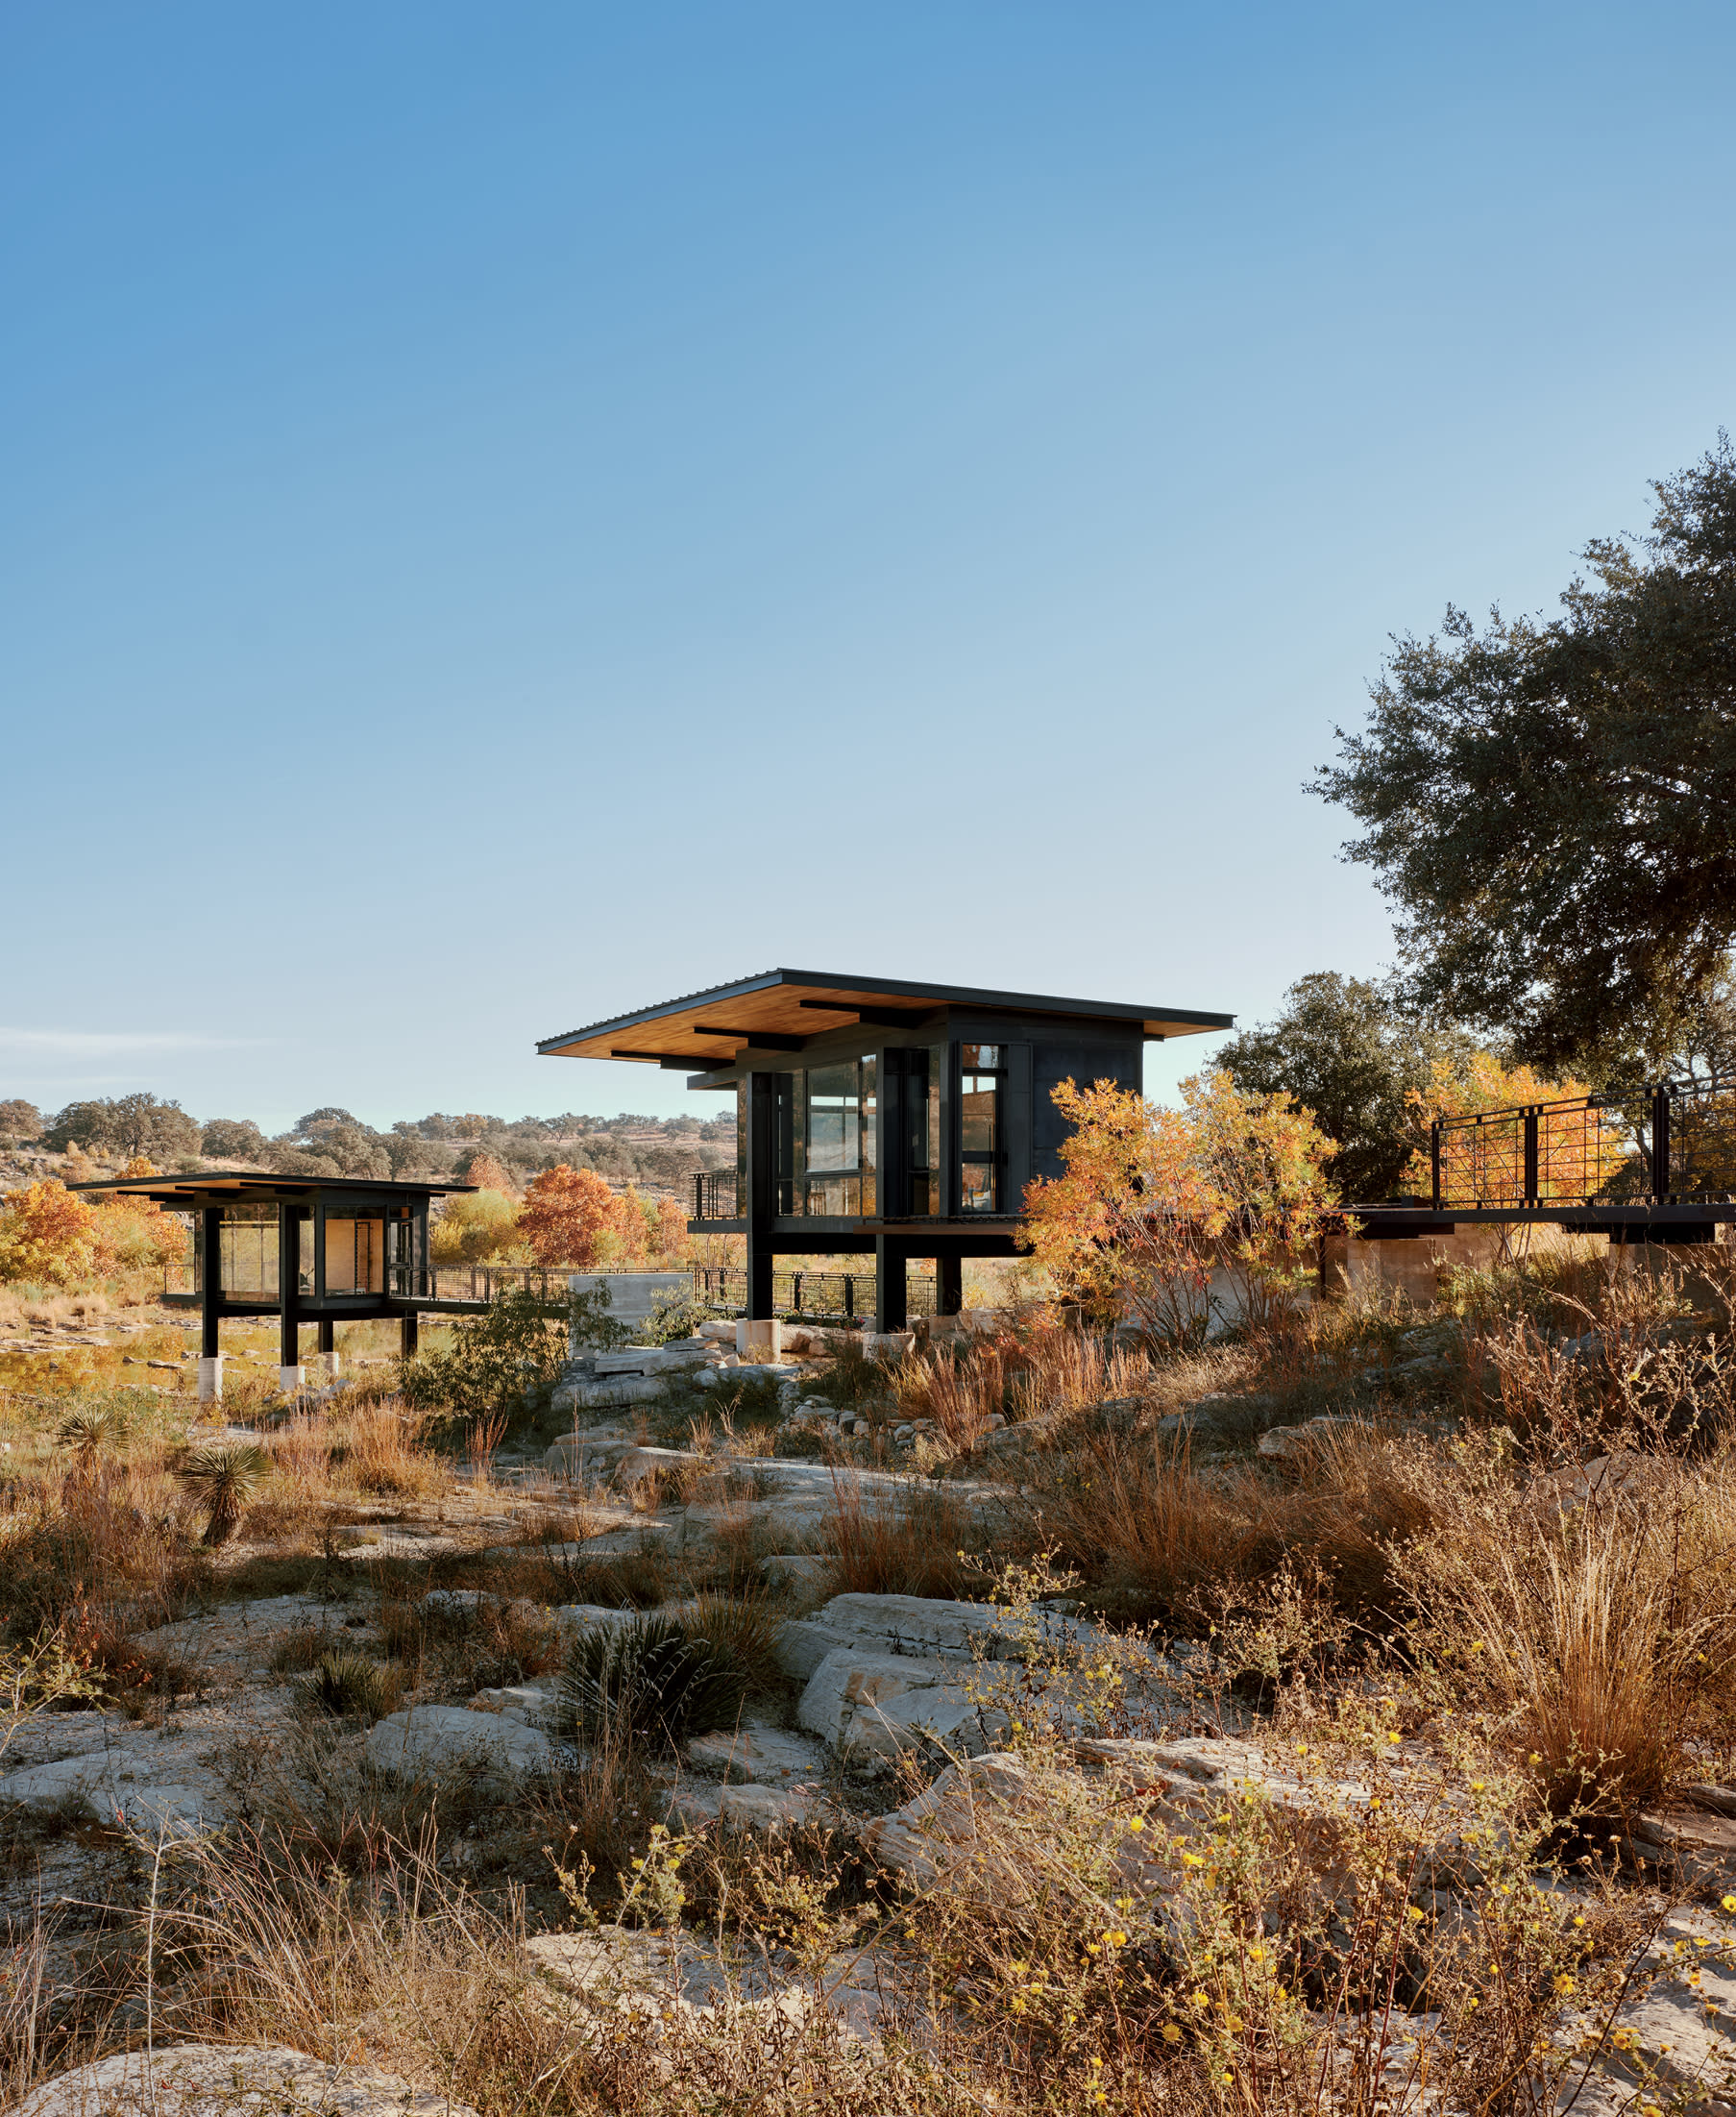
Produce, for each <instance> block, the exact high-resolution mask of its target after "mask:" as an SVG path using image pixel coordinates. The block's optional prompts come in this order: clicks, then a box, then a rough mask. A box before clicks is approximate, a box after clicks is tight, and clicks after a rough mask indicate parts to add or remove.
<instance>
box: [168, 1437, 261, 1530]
mask: <svg viewBox="0 0 1736 2117" xmlns="http://www.w3.org/2000/svg"><path fill="white" fill-rule="evenodd" d="M270 1472H271V1458H270V1457H269V1456H268V1455H267V1454H266V1453H265V1451H264V1450H263V1449H262V1448H256V1447H255V1446H254V1444H253V1442H252V1441H251V1440H223V1441H216V1442H214V1443H212V1444H211V1445H210V1446H208V1447H205V1448H196V1449H194V1451H193V1453H192V1454H191V1455H190V1456H188V1458H187V1459H186V1461H185V1463H183V1465H182V1466H181V1480H182V1483H183V1485H185V1486H187V1487H189V1488H190V1489H191V1490H192V1491H193V1492H194V1493H196V1494H197V1496H198V1497H199V1499H200V1500H201V1501H202V1502H203V1503H204V1506H205V1540H206V1542H207V1543H213V1544H215V1543H227V1542H228V1541H229V1539H231V1537H232V1536H233V1535H234V1533H235V1531H236V1529H237V1528H239V1526H240V1523H241V1516H242V1515H243V1514H245V1513H246V1511H247V1503H248V1501H249V1500H250V1499H251V1498H252V1497H253V1495H254V1493H255V1492H256V1491H257V1490H258V1489H259V1487H260V1485H261V1484H262V1483H263V1482H264V1480H265V1479H266V1478H267V1477H268V1476H269V1475H270Z"/></svg>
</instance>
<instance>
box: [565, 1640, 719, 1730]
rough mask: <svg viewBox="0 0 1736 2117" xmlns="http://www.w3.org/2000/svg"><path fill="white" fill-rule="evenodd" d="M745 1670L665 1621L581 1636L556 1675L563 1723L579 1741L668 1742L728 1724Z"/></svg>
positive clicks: (714, 1646)
mask: <svg viewBox="0 0 1736 2117" xmlns="http://www.w3.org/2000/svg"><path fill="white" fill-rule="evenodd" d="M747 1688H748V1672H747V1670H746V1668H745V1667H744V1665H743V1664H742V1662H740V1661H739V1660H738V1659H737V1658H736V1656H735V1655H734V1654H732V1653H731V1652H730V1651H729V1650H728V1648H727V1647H724V1646H722V1645H721V1644H719V1643H718V1642H716V1641H714V1640H711V1639H706V1638H701V1637H696V1636H694V1635H692V1634H690V1633H689V1632H687V1631H686V1630H685V1629H684V1628H683V1627H682V1626H681V1625H680V1624H679V1623H677V1622H676V1621H675V1620H674V1619H673V1618H672V1617H659V1616H644V1617H634V1618H632V1619H630V1620H629V1621H628V1622H627V1623H625V1624H623V1625H620V1626H607V1627H603V1626H599V1627H598V1628H597V1629H596V1630H594V1631H588V1632H582V1633H580V1634H579V1636H578V1637H577V1638H576V1639H575V1641H574V1643H573V1645H572V1647H571V1648H570V1649H569V1651H568V1655H567V1664H566V1668H565V1670H564V1671H563V1673H562V1677H561V1700H562V1705H563V1708H564V1712H563V1718H564V1719H565V1721H566V1723H567V1725H568V1726H569V1728H570V1729H571V1730H572V1732H573V1733H574V1734H575V1735H577V1736H578V1737H579V1738H580V1739H581V1740H582V1739H585V1738H591V1739H597V1738H599V1737H600V1736H602V1735H612V1736H613V1737H614V1738H615V1739H616V1740H618V1741H619V1740H623V1739H631V1738H633V1737H638V1738H640V1739H643V1740H647V1741H653V1742H674V1741H676V1740H678V1739H679V1738H680V1737H681V1736H682V1735H689V1734H693V1733H694V1732H696V1731H697V1730H702V1729H709V1728H725V1727H730V1726H732V1725H733V1724H734V1722H735V1720H736V1717H737V1715H738V1714H739V1713H740V1711H741V1710H742V1705H743V1702H744V1701H745V1700H746V1696H747Z"/></svg>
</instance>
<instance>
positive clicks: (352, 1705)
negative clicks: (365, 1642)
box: [297, 1647, 392, 1720]
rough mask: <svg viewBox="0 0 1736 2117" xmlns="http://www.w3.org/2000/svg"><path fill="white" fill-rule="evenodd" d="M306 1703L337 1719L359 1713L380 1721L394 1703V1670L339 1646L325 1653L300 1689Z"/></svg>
mask: <svg viewBox="0 0 1736 2117" xmlns="http://www.w3.org/2000/svg"><path fill="white" fill-rule="evenodd" d="M297 1689H298V1690H299V1692H300V1695H301V1700H302V1703H303V1704H304V1705H305V1706H306V1707H307V1708H308V1709H309V1710H310V1711H316V1712H328V1713H330V1714H331V1716H332V1717H333V1718H334V1719H341V1718H343V1717H344V1716H345V1715H346V1714H349V1713H359V1714H360V1715H361V1716H362V1717H363V1718H364V1719H368V1720H378V1719H379V1716H380V1714H381V1713H382V1712H385V1711H387V1710H388V1709H389V1708H390V1706H391V1703H392V1675H391V1671H390V1670H389V1669H386V1668H382V1667H381V1666H380V1664H379V1662H371V1661H369V1659H368V1657H367V1656H366V1655H365V1654H357V1653H356V1652H355V1650H354V1649H353V1648H348V1647H338V1648H334V1649H333V1650H332V1651H331V1652H330V1653H327V1654H322V1655H321V1656H320V1658H319V1660H318V1661H317V1662H315V1663H314V1664H313V1673H312V1674H311V1675H310V1676H307V1677H306V1678H305V1679H304V1680H303V1682H302V1683H301V1684H300V1685H298V1686H297Z"/></svg>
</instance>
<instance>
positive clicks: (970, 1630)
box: [777, 1594, 1109, 1678]
mask: <svg viewBox="0 0 1736 2117" xmlns="http://www.w3.org/2000/svg"><path fill="white" fill-rule="evenodd" d="M1108 1640H1109V1635H1107V1634H1106V1633H1104V1632H1102V1631H1101V1630H1100V1629H1099V1628H1098V1627H1097V1626H1095V1625H1088V1624H1081V1623H1078V1622H1077V1621H1076V1620H1074V1619H1073V1618H1071V1617H1066V1616H1063V1615H1062V1614H1061V1613H1060V1612H1056V1611H1048V1610H1043V1611H1036V1612H1032V1614H1031V1616H1030V1618H1029V1619H1028V1620H1026V1621H1025V1622H1024V1623H1022V1624H1020V1623H1015V1621H1014V1619H1013V1617H1012V1614H1011V1612H1008V1611H1005V1610H1001V1609H998V1608H996V1607H995V1606H994V1605H993V1604H991V1603H965V1602H949V1601H946V1600H944V1599H942V1598H941V1597H936V1596H926V1595H855V1594H850V1595H834V1596H833V1597H832V1599H831V1601H830V1602H828V1603H826V1604H824V1605H823V1606H822V1607H821V1608H820V1609H819V1610H817V1611H816V1612H814V1614H813V1615H812V1616H811V1617H797V1618H793V1619H791V1621H790V1622H789V1623H788V1624H786V1625H785V1626H784V1628H783V1631H782V1633H781V1634H780V1635H779V1638H778V1644H777V1656H778V1662H779V1665H780V1666H781V1667H782V1668H783V1670H784V1673H785V1674H786V1675H789V1676H795V1677H798V1678H807V1677H810V1676H812V1675H813V1673H814V1671H815V1670H816V1669H817V1668H818V1667H819V1664H820V1662H822V1661H823V1660H824V1659H825V1657H826V1656H827V1655H828V1654H830V1653H832V1652H833V1651H834V1650H835V1649H837V1648H839V1647H850V1648H854V1649H857V1650H866V1651H868V1652H869V1653H880V1654H914V1655H917V1656H918V1657H921V1658H924V1659H930V1660H932V1659H934V1658H935V1657H940V1658H941V1659H945V1660H952V1661H957V1662H968V1661H971V1660H973V1659H979V1658H980V1659H982V1660H986V1661H1022V1660H1026V1659H1028V1658H1030V1657H1032V1656H1034V1655H1040V1656H1044V1657H1046V1656H1049V1655H1058V1656H1064V1655H1065V1654H1066V1653H1067V1651H1068V1650H1069V1649H1071V1648H1090V1649H1093V1650H1095V1649H1097V1648H1100V1647H1103V1646H1105V1645H1106V1644H1107V1643H1108Z"/></svg>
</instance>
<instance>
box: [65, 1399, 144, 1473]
mask: <svg viewBox="0 0 1736 2117" xmlns="http://www.w3.org/2000/svg"><path fill="white" fill-rule="evenodd" d="M126 1436H127V1421H126V1418H125V1416H124V1415H123V1414H122V1413H121V1412H120V1411H118V1410H117V1409H116V1407H115V1406H114V1405H112V1404H81V1405H79V1406H78V1407H77V1409H76V1410H73V1411H70V1412H68V1413H67V1414H66V1416H65V1417H64V1418H63V1419H61V1424H60V1429H59V1432H58V1433H57V1435H56V1439H57V1440H59V1441H60V1443H61V1447H62V1448H66V1449H69V1450H70V1451H71V1452H72V1454H73V1455H74V1457H76V1458H77V1461H78V1465H79V1467H80V1469H81V1470H88V1469H89V1468H90V1466H91V1465H92V1464H94V1463H95V1461H96V1459H97V1457H98V1456H99V1455H100V1454H101V1453H102V1451H103V1448H104V1447H105V1445H107V1444H108V1443H110V1442H112V1441H117V1440H125V1439H126Z"/></svg>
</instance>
